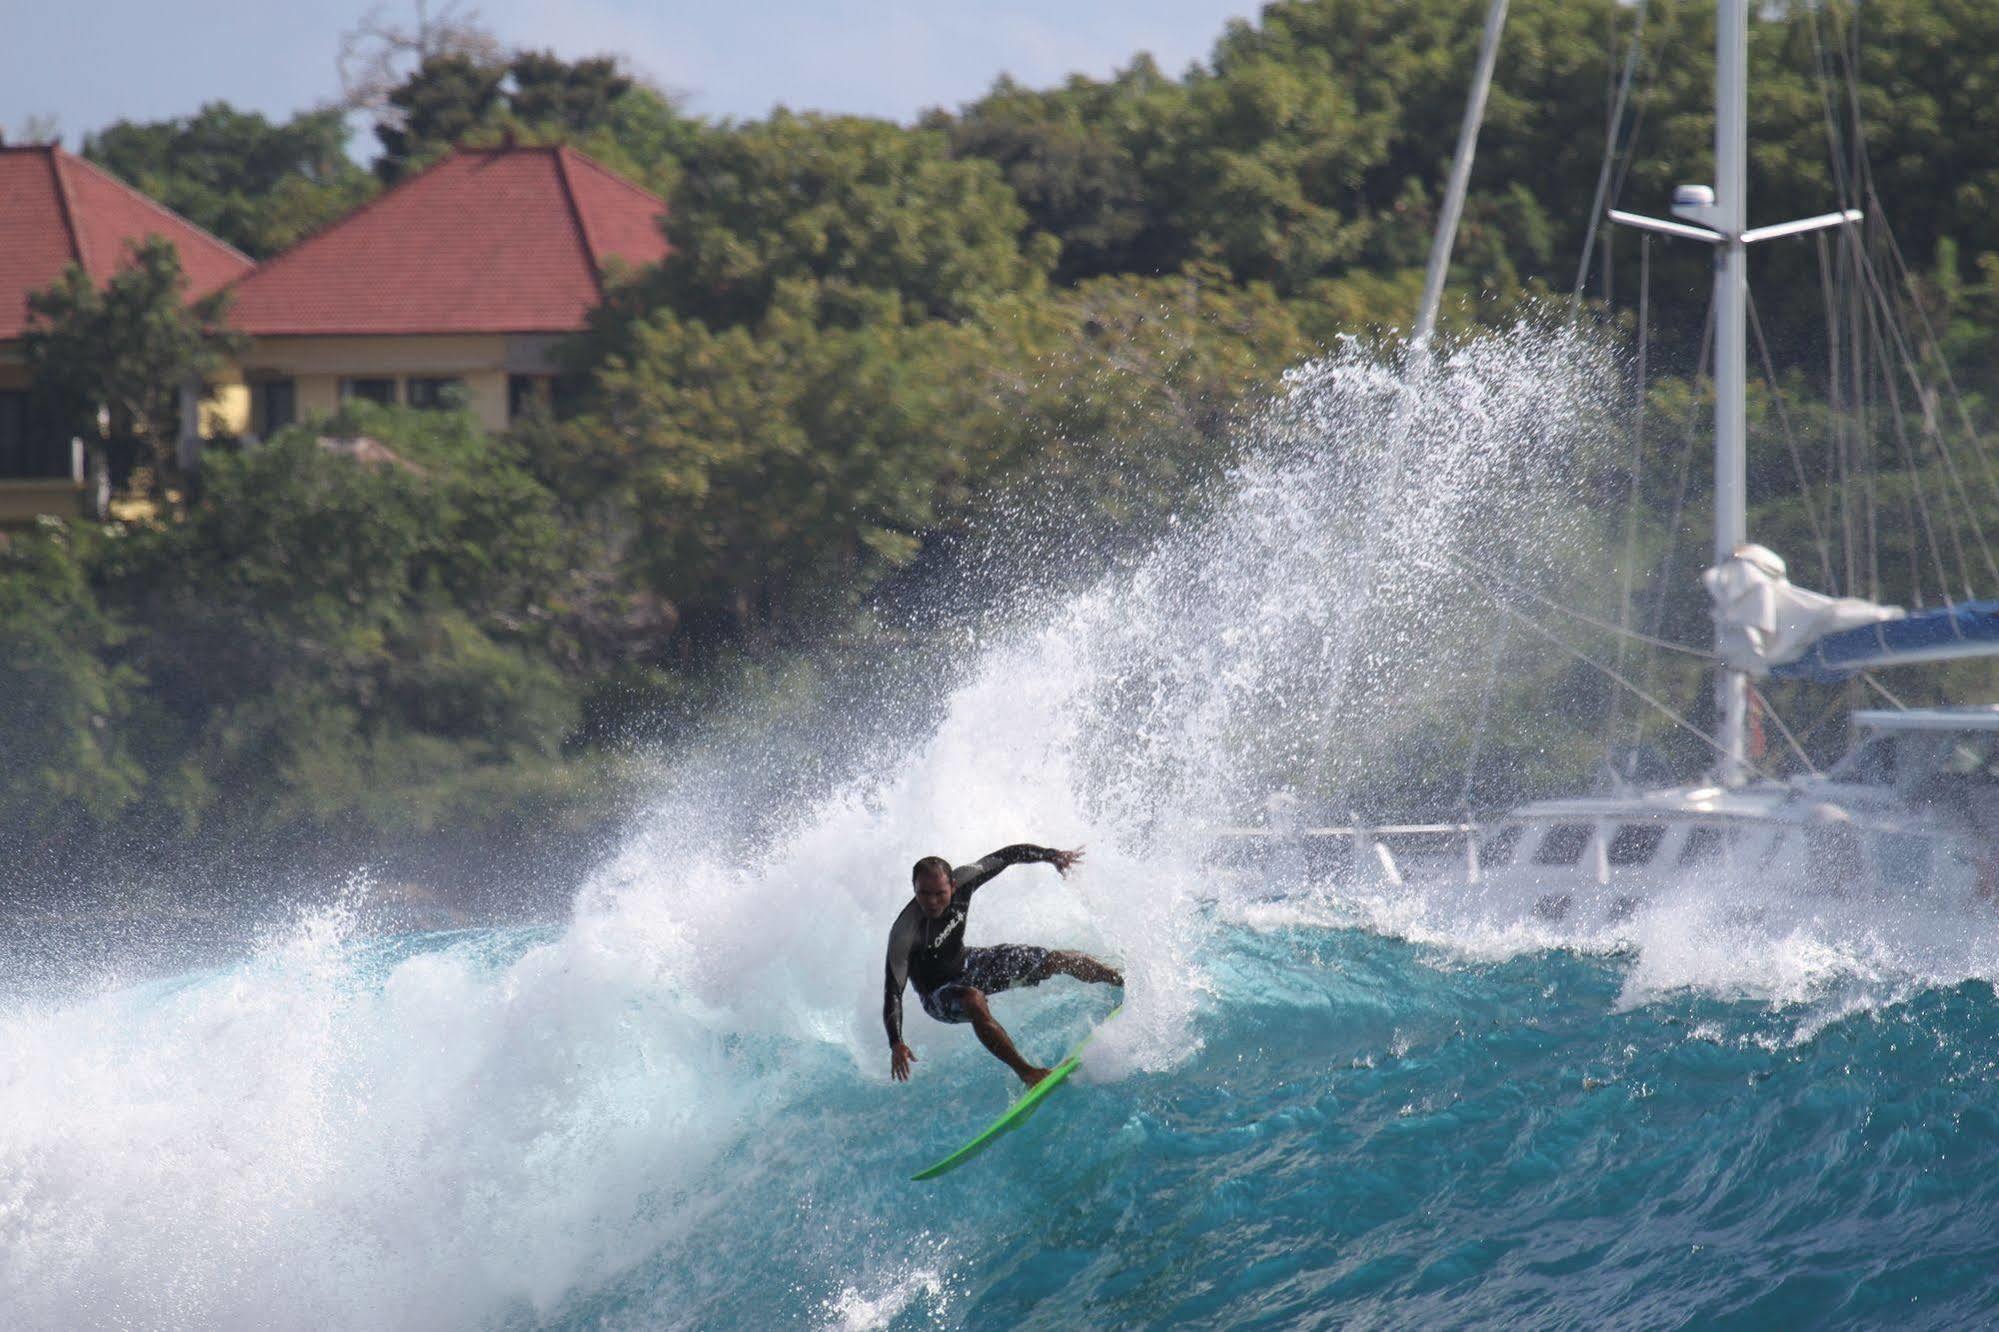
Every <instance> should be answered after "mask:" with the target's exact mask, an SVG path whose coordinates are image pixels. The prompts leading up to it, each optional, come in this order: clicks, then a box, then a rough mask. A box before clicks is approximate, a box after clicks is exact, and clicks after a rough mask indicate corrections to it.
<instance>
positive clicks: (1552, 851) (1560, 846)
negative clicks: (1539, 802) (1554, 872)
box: [1534, 823, 1591, 865]
mask: <svg viewBox="0 0 1999 1332" xmlns="http://www.w3.org/2000/svg"><path fill="white" fill-rule="evenodd" d="M1590 831H1591V829H1590V825H1589V824H1587V823H1558V824H1556V825H1555V826H1554V827H1552V828H1550V829H1548V831H1547V832H1545V833H1543V834H1542V835H1541V845H1539V846H1537V847H1535V848H1534V863H1535V864H1536V865H1573V864H1575V863H1576V862H1577V861H1578V860H1581V859H1582V855H1583V848H1584V847H1586V846H1588V845H1589V839H1590Z"/></svg>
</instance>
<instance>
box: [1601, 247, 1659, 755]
mask: <svg viewBox="0 0 1999 1332" xmlns="http://www.w3.org/2000/svg"><path fill="white" fill-rule="evenodd" d="M1651 310H1652V233H1651V232H1649V231H1647V232H1642V233H1640V235H1639V238H1638V365H1637V371H1638V374H1637V379H1638V383H1637V386H1636V389H1637V391H1636V392H1635V393H1634V394H1633V395H1632V404H1631V481H1630V486H1629V488H1628V489H1627V490H1626V492H1625V498H1624V567H1623V569H1622V570H1621V571H1620V572H1621V573H1622V574H1623V577H1622V578H1620V579H1619V580H1618V593H1617V623H1618V624H1619V626H1620V627H1624V628H1629V626H1630V624H1631V591H1632V580H1633V578H1635V577H1636V575H1637V567H1638V501H1639V498H1640V497H1639V485H1640V480H1641V478H1642V477H1643V475H1644V461H1645V394H1646V391H1647V390H1648V389H1649V388H1650V386H1651V380H1650V377H1649V375H1648V373H1647V370H1648V359H1647V358H1648V355H1649V353H1650V351H1651V344H1650V335H1651V323H1652V318H1651ZM1617 669H1618V670H1620V671H1621V670H1623V669H1624V639H1623V638H1621V637H1620V638H1619V639H1618V640H1617ZM1623 697H1624V696H1623V695H1622V694H1618V693H1613V694H1611V696H1610V707H1609V709H1608V711H1607V712H1606V713H1605V714H1604V719H1603V761H1604V763H1605V765H1606V766H1608V765H1609V764H1610V763H1611V762H1612V759H1613V754H1612V751H1613V749H1614V748H1615V745H1616V740H1615V736H1616V734H1617V723H1618V721H1619V719H1620V717H1621V715H1622V713H1623V711H1624V710H1623V708H1622V706H1620V705H1621V701H1622V699H1623Z"/></svg>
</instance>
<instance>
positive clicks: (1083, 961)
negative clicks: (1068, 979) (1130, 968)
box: [1034, 952, 1124, 989]
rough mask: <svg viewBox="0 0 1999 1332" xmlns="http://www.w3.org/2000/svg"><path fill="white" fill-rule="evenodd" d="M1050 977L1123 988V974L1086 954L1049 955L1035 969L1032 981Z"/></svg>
mask: <svg viewBox="0 0 1999 1332" xmlns="http://www.w3.org/2000/svg"><path fill="white" fill-rule="evenodd" d="M1050 976H1074V977H1075V978H1076V979H1077V980H1079V981H1088V982H1090V983H1091V984H1093V985H1115V986H1118V987H1119V988H1120V989H1122V988H1123V987H1124V973H1123V972H1121V971H1119V970H1118V969H1117V968H1116V967H1112V966H1106V965H1105V964H1104V963H1102V962H1099V961H1097V959H1095V958H1094V957H1091V956H1090V955H1089V954H1088V953H1066V952H1064V953H1050V954H1049V955H1048V960H1047V961H1046V962H1043V963H1042V964H1041V966H1040V967H1039V968H1037V974H1036V976H1035V977H1034V979H1035V980H1036V981H1037V982H1038V981H1045V980H1047V979H1048V978H1049V977H1050Z"/></svg>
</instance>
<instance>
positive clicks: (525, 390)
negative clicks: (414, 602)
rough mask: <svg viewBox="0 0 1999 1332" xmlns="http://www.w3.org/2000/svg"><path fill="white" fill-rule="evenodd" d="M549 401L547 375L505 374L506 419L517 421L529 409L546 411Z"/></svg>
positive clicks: (529, 410)
mask: <svg viewBox="0 0 1999 1332" xmlns="http://www.w3.org/2000/svg"><path fill="white" fill-rule="evenodd" d="M550 401H551V393H550V383H549V377H548V376H547V375H508V376H507V420H508V421H509V422H512V421H518V420H520V419H521V418H522V417H523V416H526V415H527V414H528V413H529V412H531V411H536V410H539V411H543V412H546V411H547V410H548V409H549V403H550Z"/></svg>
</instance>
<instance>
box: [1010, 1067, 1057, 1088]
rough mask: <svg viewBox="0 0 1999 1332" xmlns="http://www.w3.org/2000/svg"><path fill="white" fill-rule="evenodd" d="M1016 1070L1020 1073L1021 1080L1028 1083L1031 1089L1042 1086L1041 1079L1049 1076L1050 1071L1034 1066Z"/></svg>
mask: <svg viewBox="0 0 1999 1332" xmlns="http://www.w3.org/2000/svg"><path fill="white" fill-rule="evenodd" d="M1016 1071H1017V1072H1018V1073H1019V1074H1020V1080H1021V1081H1022V1082H1023V1083H1025V1084H1027V1087H1028V1088H1029V1090H1032V1089H1033V1088H1035V1087H1038V1086H1040V1085H1041V1080H1042V1079H1043V1078H1045V1077H1047V1076H1048V1074H1049V1072H1050V1070H1048V1069H1045V1068H1033V1067H1028V1068H1023V1069H1018V1070H1016Z"/></svg>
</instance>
